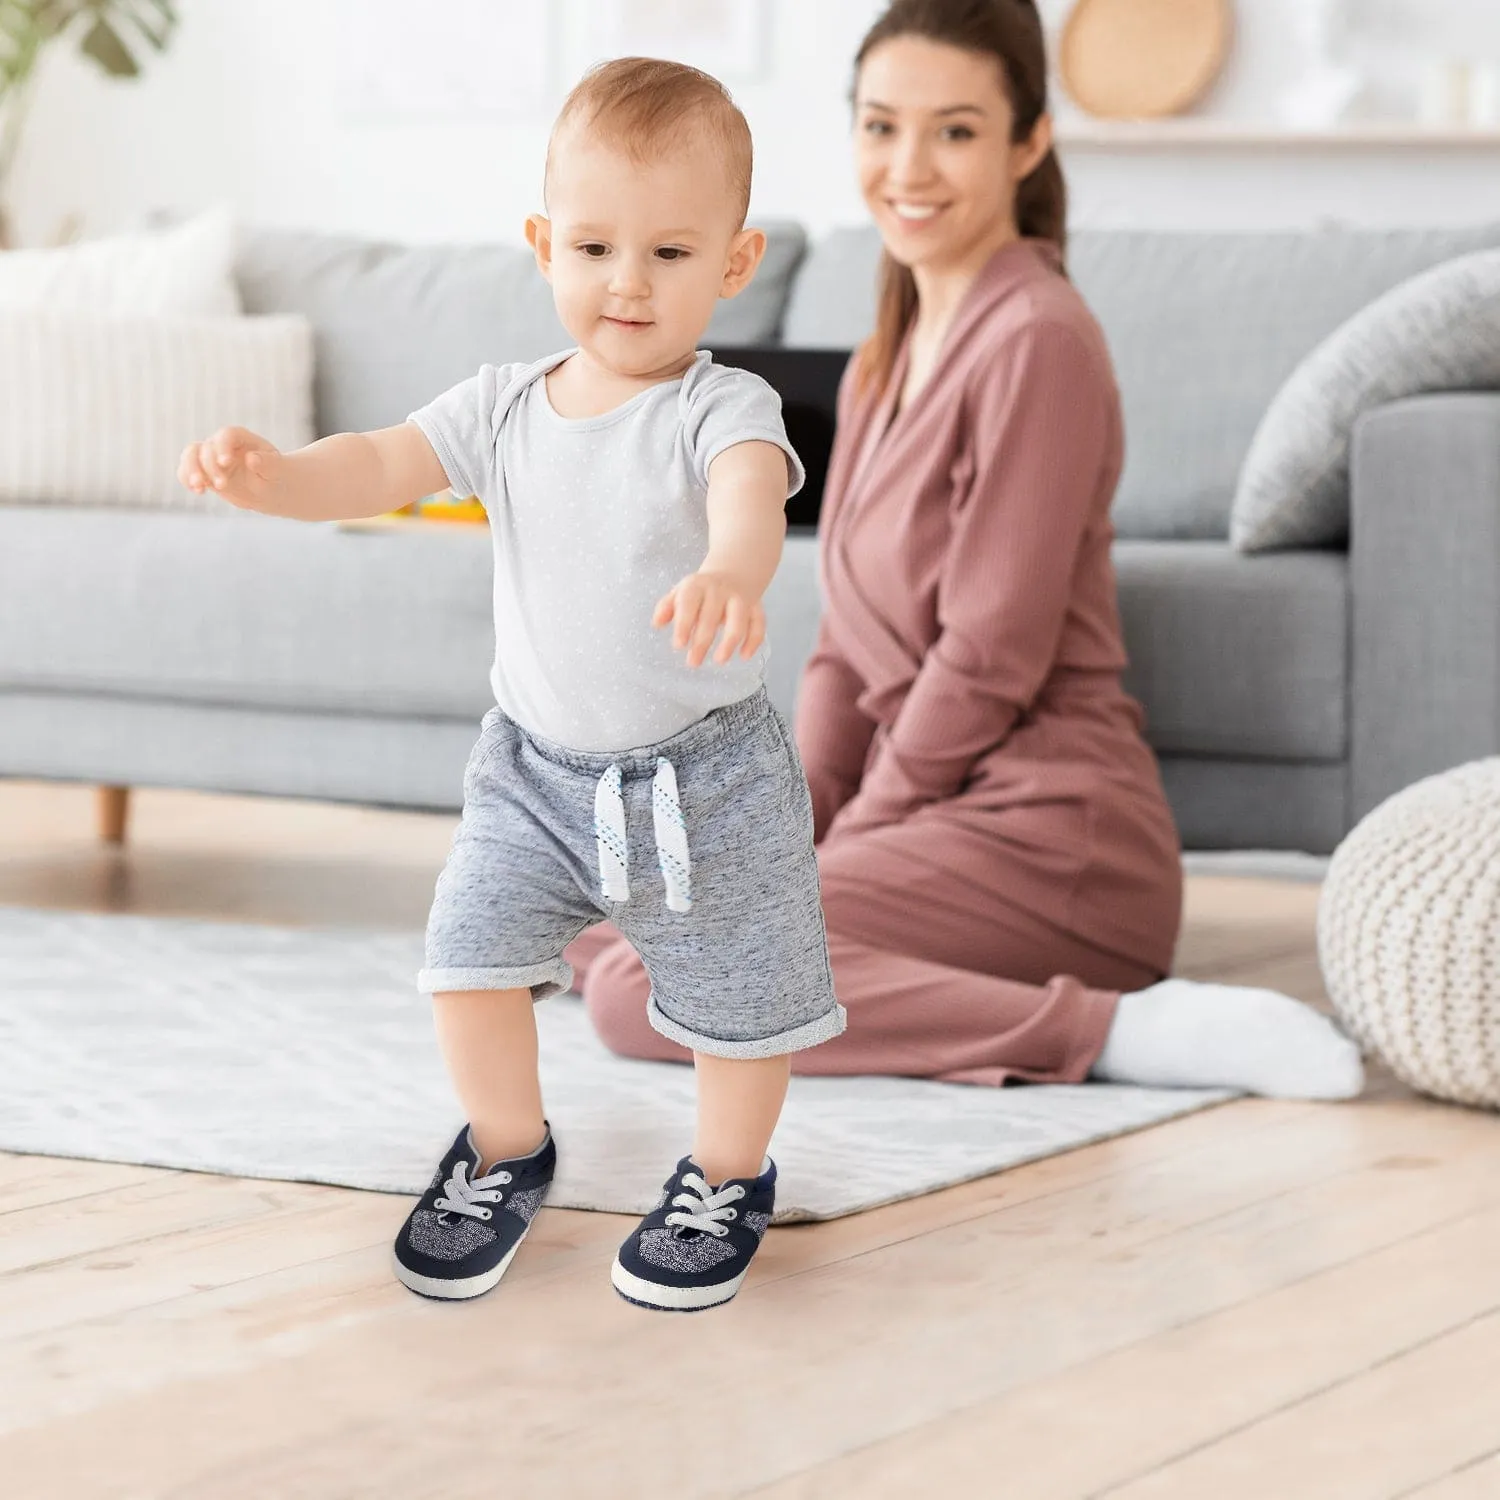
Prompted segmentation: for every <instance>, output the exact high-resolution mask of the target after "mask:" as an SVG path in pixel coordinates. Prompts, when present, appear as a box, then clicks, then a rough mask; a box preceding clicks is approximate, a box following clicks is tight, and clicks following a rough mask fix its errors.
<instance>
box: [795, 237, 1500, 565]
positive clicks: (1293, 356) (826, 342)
mask: <svg viewBox="0 0 1500 1500" xmlns="http://www.w3.org/2000/svg"><path fill="white" fill-rule="evenodd" d="M1496 246H1500V225H1483V226H1479V227H1471V228H1463V229H1433V230H1365V229H1338V230H1333V229H1330V230H1325V231H1320V232H1317V233H1304V234H1298V233H1281V234H1167V233H1148V232H1134V231H1123V230H1085V231H1080V232H1079V233H1077V234H1075V235H1074V236H1073V237H1072V244H1071V246H1070V249H1069V253H1068V263H1069V268H1070V272H1071V274H1072V276H1073V278H1074V280H1075V281H1076V283H1077V285H1078V288H1079V290H1080V291H1081V292H1082V293H1083V296H1084V298H1085V300H1086V301H1087V302H1088V304H1089V306H1090V307H1091V308H1092V309H1093V311H1094V313H1095V315H1096V316H1097V317H1098V319H1099V322H1100V323H1101V325H1102V326H1103V328H1104V332H1105V335H1106V336H1107V338H1108V340H1109V346H1110V351H1111V353H1112V354H1113V356H1114V361H1115V368H1116V371H1117V373H1118V375H1119V380H1120V391H1121V396H1122V399H1123V401H1124V406H1125V432H1126V436H1127V443H1126V463H1125V472H1124V474H1123V476H1122V477H1121V481H1120V491H1119V495H1118V497H1117V499H1116V501H1115V523H1116V526H1117V527H1118V529H1119V532H1120V535H1121V536H1127V537H1213V538H1221V537H1226V536H1228V535H1229V511H1230V503H1231V500H1232V498H1233V495H1234V490H1235V484H1236V480H1237V477H1238V475H1239V470H1240V466H1241V464H1242V463H1243V461H1244V459H1245V455H1246V453H1247V452H1248V451H1249V448H1250V441H1251V438H1252V437H1253V436H1254V433H1255V429H1256V426H1257V425H1258V423H1259V422H1260V419H1261V417H1262V415H1263V414H1264V412H1265V410H1266V408H1267V406H1268V405H1269V404H1270V402H1271V399H1272V397H1274V396H1275V394H1276V392H1277V391H1278V390H1279V389H1280V388H1281V385H1282V383H1283V382H1284V381H1285V380H1286V378H1287V376H1288V375H1290V374H1291V373H1292V371H1293V370H1294V369H1295V368H1296V367H1297V365H1298V364H1299V363H1300V362H1301V360H1302V359H1303V358H1304V357H1305V356H1306V355H1307V354H1308V353H1309V352H1310V351H1311V350H1312V349H1314V348H1315V347H1316V346H1317V345H1318V344H1319V343H1321V342H1322V340H1323V339H1325V338H1326V337H1327V336H1328V335H1329V334H1330V333H1332V332H1333V330H1334V329H1335V328H1337V327H1338V326H1339V325H1340V324H1341V323H1343V322H1345V321H1346V320H1347V319H1348V318H1350V317H1351V316H1353V314H1355V313H1356V312H1358V311H1359V309H1360V308H1362V307H1364V306H1365V304H1366V303H1368V302H1370V301H1371V300H1373V299H1374V298H1376V297H1378V296H1380V295H1381V294H1382V293H1384V292H1387V291H1389V290H1390V289H1391V288H1392V287H1394V286H1396V285H1398V284H1399V283H1400V282H1403V281H1405V280H1407V279H1408V278H1409V277H1412V276H1415V275H1417V274H1418V273H1420V272H1422V271H1425V270H1427V269H1429V268H1430V267H1432V266H1434V265H1437V264H1438V263H1439V262H1441V261H1445V260H1449V259H1452V258H1453V257H1454V256H1458V255H1465V254H1468V253H1470V252H1472V251H1476V250H1485V249H1490V248H1493V247H1496ZM879 255H880V242H879V238H878V236H877V235H876V232H875V231H874V230H873V229H871V228H863V229H844V230H837V231H835V232H834V233H832V234H830V235H828V236H826V237H825V238H824V239H822V240H820V241H818V242H817V243H816V244H815V245H814V246H813V247H812V249H811V250H810V251H809V253H808V255H807V257H806V259H805V260H804V262H803V265H802V269H801V271H800V272H799V273H798V277H797V285H796V288H795V289H794V292H793V295H792V300H791V303H790V305H789V306H788V309H787V318H786V326H785V330H784V339H785V342H786V343H788V344H789V345H792V346H798V345H804V344H805V345H807V346H809V347H816V348H846V349H847V348H852V347H853V346H854V345H855V344H857V343H858V342H859V341H860V340H861V339H862V338H864V337H865V335H866V334H868V332H869V331H870V327H871V324H872V321H873V316H874V307H875V274H876V267H877V266H878V264H879Z"/></svg>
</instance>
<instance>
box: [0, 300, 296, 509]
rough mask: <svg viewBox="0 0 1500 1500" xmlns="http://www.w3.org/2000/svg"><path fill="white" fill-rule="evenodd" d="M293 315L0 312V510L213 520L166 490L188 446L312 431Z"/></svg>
mask: <svg viewBox="0 0 1500 1500" xmlns="http://www.w3.org/2000/svg"><path fill="white" fill-rule="evenodd" d="M312 384H313V340H312V329H311V327H310V325H309V324H308V323H307V321H306V320H305V319H303V318H299V317H275V318H113V317H98V316H95V315H93V314H88V313H71V312H55V311H47V310H42V309H35V310H25V311H20V310H17V311H8V310H0V502H9V503H11V504H22V505H38V504H48V505H109V506H136V507H146V508H150V509H162V510H195V511H211V512H222V511H223V510H224V502H223V501H222V500H219V499H217V498H216V497H215V496H213V495H194V494H193V493H191V491H189V490H185V489H183V488H182V486H181V485H179V484H178V483H177V478H176V475H177V461H178V458H179V457H180V456H181V453H182V450H183V448H184V447H185V446H186V445H187V444H188V443H189V442H191V441H193V440H194V439H195V438H204V437H208V436H209V435H210V434H211V433H213V432H214V431H215V430H216V429H217V428H220V427H224V426H229V425H235V426H240V427H248V428H250V429H251V430H252V431H254V432H258V433H260V434H261V435H262V436H263V437H266V438H268V439H270V441H271V442H273V443H275V444H276V445H277V446H278V447H280V448H283V449H285V448H296V447H301V446H302V445H303V444H305V443H309V442H311V441H312V439H313V436H314V432H313V390H312Z"/></svg>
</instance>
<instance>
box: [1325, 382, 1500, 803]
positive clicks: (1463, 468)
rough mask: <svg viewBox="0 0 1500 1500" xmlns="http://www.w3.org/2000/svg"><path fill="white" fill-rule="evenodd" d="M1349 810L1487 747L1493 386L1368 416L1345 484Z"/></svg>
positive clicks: (1495, 647)
mask: <svg viewBox="0 0 1500 1500" xmlns="http://www.w3.org/2000/svg"><path fill="white" fill-rule="evenodd" d="M1349 540H1350V545H1349V551H1350V558H1349V562H1350V577H1351V582H1352V606H1351V608H1352V611H1353V621H1352V626H1353V628H1352V632H1351V637H1352V642H1353V661H1352V663H1351V674H1350V675H1351V685H1352V687H1351V691H1352V702H1351V704H1350V725H1351V734H1352V738H1351V745H1350V794H1351V809H1350V810H1351V813H1352V815H1353V817H1354V818H1356V819H1358V818H1361V817H1363V816H1364V815H1365V813H1367V812H1369V810H1370V809H1371V808H1372V807H1374V806H1375V805H1376V804H1377V803H1378V802H1381V801H1383V800H1384V799H1385V798H1386V797H1388V796H1390V795H1391V794H1392V793H1393V792H1396V791H1399V790H1400V789H1401V788H1402V787H1403V786H1406V785H1408V784H1410V783H1411V782H1413V781H1416V780H1418V779H1419V778H1421V777H1423V776H1427V775H1431V774H1433V773H1434V772H1437V771H1442V770H1445V769H1446V768H1448V767H1449V766H1454V765H1458V764H1460V763H1461V762H1463V761H1468V760H1475V759H1478V758H1480V757H1482V756H1487V755H1495V754H1497V753H1500V393H1493V394H1492V393H1483V394H1449V395H1441V396H1422V397H1418V398H1416V399H1414V400H1409V401H1398V402H1395V403H1393V404H1391V405H1389V406H1383V407H1380V408H1378V409H1376V410H1375V411H1372V412H1370V413H1368V414H1367V415H1366V416H1365V417H1364V418H1363V419H1361V421H1360V423H1359V425H1358V427H1357V428H1356V429H1355V433H1354V450H1353V468H1352V474H1351V492H1350V539H1349Z"/></svg>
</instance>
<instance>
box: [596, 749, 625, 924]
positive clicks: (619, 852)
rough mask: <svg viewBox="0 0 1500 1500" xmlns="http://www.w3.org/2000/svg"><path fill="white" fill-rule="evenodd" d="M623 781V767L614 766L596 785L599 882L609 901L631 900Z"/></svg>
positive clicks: (605, 897)
mask: <svg viewBox="0 0 1500 1500" xmlns="http://www.w3.org/2000/svg"><path fill="white" fill-rule="evenodd" d="M621 784H622V783H621V777H620V768H619V767H618V766H611V767H610V768H609V770H607V771H606V772H605V773H604V774H603V775H602V776H601V777H600V778H599V785H598V786H596V787H595V788H594V839H595V841H596V842H597V843H598V845H599V884H600V886H601V888H602V889H603V891H604V899H605V900H606V901H629V900H630V875H629V872H628V869H627V866H628V861H629V853H628V847H627V845H626V842H625V799H624V797H622V796H621V794H620V787H621Z"/></svg>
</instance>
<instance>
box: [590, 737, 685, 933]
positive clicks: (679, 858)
mask: <svg viewBox="0 0 1500 1500" xmlns="http://www.w3.org/2000/svg"><path fill="white" fill-rule="evenodd" d="M623 787H624V778H623V776H622V775H621V772H620V768H619V766H611V767H610V768H609V769H608V770H607V771H606V772H605V773H604V774H603V775H602V776H601V777H600V778H599V784H598V785H597V786H596V787H595V788H594V838H595V841H596V842H597V843H598V845H599V884H600V888H601V889H602V890H603V892H604V899H605V900H606V901H629V900H630V880H629V877H628V875H627V866H628V863H629V858H630V855H629V846H628V844H627V842H626V837H625V797H624V791H623ZM651 817H652V822H653V824H654V826H655V831H656V858H657V862H658V863H659V864H660V865H661V873H662V879H663V880H664V881H665V882H666V886H667V906H668V908H669V909H670V910H671V911H678V912H682V911H691V910H692V908H693V865H692V860H691V858H690V857H689V855H688V842H687V820H686V819H685V818H684V817H683V816H682V804H681V801H680V800H679V797H678V791H677V772H676V770H675V769H674V767H673V765H672V762H671V761H669V760H667V759H666V758H665V757H660V758H658V760H657V762H656V778H655V780H654V781H653V782H652V785H651Z"/></svg>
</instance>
